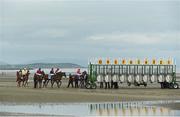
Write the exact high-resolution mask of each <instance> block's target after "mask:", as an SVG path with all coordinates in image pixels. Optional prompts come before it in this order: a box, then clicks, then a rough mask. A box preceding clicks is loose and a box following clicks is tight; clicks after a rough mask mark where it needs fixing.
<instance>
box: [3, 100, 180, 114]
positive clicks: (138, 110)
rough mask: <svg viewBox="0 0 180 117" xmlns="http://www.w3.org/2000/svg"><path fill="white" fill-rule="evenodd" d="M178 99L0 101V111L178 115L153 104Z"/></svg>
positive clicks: (176, 111) (173, 111) (179, 111)
mask: <svg viewBox="0 0 180 117" xmlns="http://www.w3.org/2000/svg"><path fill="white" fill-rule="evenodd" d="M175 102H180V101H132V102H104V103H33V104H32V103H27V104H16V103H0V112H12V113H26V114H47V115H73V116H178V115H180V110H172V109H169V108H165V107H160V106H154V105H153V104H169V103H175Z"/></svg>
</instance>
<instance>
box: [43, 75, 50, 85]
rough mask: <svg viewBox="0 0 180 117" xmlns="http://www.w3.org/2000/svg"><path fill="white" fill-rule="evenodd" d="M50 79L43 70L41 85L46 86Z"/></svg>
mask: <svg viewBox="0 0 180 117" xmlns="http://www.w3.org/2000/svg"><path fill="white" fill-rule="evenodd" d="M50 80H51V79H49V78H48V74H45V73H44V72H43V87H47V85H48V83H49V81H50Z"/></svg>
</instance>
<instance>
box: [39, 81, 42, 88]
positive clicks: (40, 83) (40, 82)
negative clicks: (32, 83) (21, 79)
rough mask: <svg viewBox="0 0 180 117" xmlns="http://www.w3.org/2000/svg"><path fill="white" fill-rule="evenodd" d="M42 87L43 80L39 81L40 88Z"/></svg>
mask: <svg viewBox="0 0 180 117" xmlns="http://www.w3.org/2000/svg"><path fill="white" fill-rule="evenodd" d="M41 87H42V80H40V81H39V88H41Z"/></svg>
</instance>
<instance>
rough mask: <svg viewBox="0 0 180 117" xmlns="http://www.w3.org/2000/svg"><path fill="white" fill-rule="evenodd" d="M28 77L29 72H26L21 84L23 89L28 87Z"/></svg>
mask: <svg viewBox="0 0 180 117" xmlns="http://www.w3.org/2000/svg"><path fill="white" fill-rule="evenodd" d="M29 75H30V73H29V71H28V72H27V74H26V75H23V84H22V86H24V87H26V86H28V80H29Z"/></svg>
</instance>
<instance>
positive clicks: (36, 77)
mask: <svg viewBox="0 0 180 117" xmlns="http://www.w3.org/2000/svg"><path fill="white" fill-rule="evenodd" d="M42 81H43V75H37V74H36V73H35V74H34V88H37V86H38V84H39V88H41V87H42Z"/></svg>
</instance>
